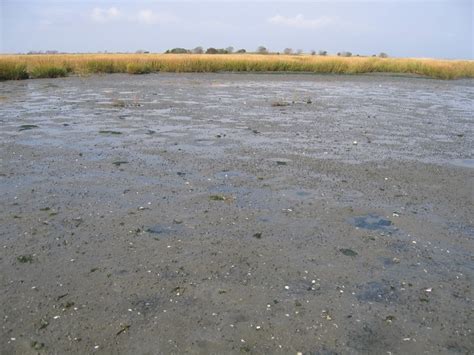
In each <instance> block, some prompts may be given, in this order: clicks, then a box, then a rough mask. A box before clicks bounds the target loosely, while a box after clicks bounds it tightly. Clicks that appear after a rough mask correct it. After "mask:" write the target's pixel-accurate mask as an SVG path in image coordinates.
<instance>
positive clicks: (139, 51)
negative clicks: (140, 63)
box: [135, 49, 150, 54]
mask: <svg viewBox="0 0 474 355" xmlns="http://www.w3.org/2000/svg"><path fill="white" fill-rule="evenodd" d="M135 53H136V54H145V53H150V52H149V51H146V50H144V49H139V50H137V51H136V52H135Z"/></svg>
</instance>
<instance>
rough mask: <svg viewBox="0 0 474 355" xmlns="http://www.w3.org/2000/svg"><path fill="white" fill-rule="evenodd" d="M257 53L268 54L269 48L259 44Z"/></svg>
mask: <svg viewBox="0 0 474 355" xmlns="http://www.w3.org/2000/svg"><path fill="white" fill-rule="evenodd" d="M257 53H258V54H268V49H267V48H266V47H264V46H259V47H258V48H257Z"/></svg>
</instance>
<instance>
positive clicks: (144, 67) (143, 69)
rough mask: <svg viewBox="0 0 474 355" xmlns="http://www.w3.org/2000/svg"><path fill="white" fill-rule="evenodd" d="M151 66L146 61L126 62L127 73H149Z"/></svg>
mask: <svg viewBox="0 0 474 355" xmlns="http://www.w3.org/2000/svg"><path fill="white" fill-rule="evenodd" d="M151 72H152V70H151V66H150V65H149V64H148V63H128V64H127V73H128V74H149V73H151Z"/></svg>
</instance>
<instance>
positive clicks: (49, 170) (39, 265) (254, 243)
mask: <svg viewBox="0 0 474 355" xmlns="http://www.w3.org/2000/svg"><path fill="white" fill-rule="evenodd" d="M473 99H474V81H473V80H459V81H438V80H431V79H422V78H406V77H392V76H370V75H366V76H318V75H286V74H285V75H266V74H260V75H254V74H152V75H146V76H127V75H121V74H117V75H106V76H92V77H87V78H79V77H70V78H65V79H45V80H27V81H21V82H4V83H0V189H1V210H0V241H1V244H0V246H1V249H0V268H1V273H0V285H1V288H0V316H1V331H0V336H1V338H0V350H1V351H0V352H1V353H2V354H11V353H17V354H29V353H41V354H42V353H44V354H65V353H77V354H85V353H100V354H109V353H114V354H119V353H120V354H157V353H166V354H171V353H175V354H178V353H202V354H207V353H213V354H223V353H282V354H283V353H284V354H296V353H298V352H301V353H303V354H356V353H360V354H365V353H372V354H387V353H391V354H406V353H412V354H421V353H429V354H435V353H453V354H467V353H472V352H473V351H474V335H473V325H474V317H473V310H474V306H473V296H474V295H473V277H474V257H473V251H474V239H473V238H474V222H473V209H472V205H473V182H474V171H473V167H474V160H473V133H474V132H473V119H472V112H473Z"/></svg>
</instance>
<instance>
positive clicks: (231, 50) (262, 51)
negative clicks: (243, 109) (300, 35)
mask: <svg viewBox="0 0 474 355" xmlns="http://www.w3.org/2000/svg"><path fill="white" fill-rule="evenodd" d="M165 53H172V54H232V53H247V51H246V50H245V49H239V50H237V51H234V47H227V48H214V47H209V48H207V49H206V50H205V49H204V48H203V47H201V46H199V47H196V48H194V49H186V48H173V49H168V50H167V51H166V52H165ZM253 53H258V54H270V53H271V54H277V55H279V54H284V55H302V54H303V50H302V49H297V50H293V48H285V49H284V50H283V52H282V53H280V52H270V51H269V50H268V49H267V48H266V47H265V46H259V47H257V49H256V50H255V52H253ZM309 53H310V54H311V55H313V56H315V55H318V56H323V57H324V56H327V55H329V54H328V51H325V50H319V51H317V52H316V51H315V50H311V51H310V52H309ZM336 55H337V56H338V57H352V56H353V54H352V53H351V52H348V51H343V52H338V53H337V54H336ZM355 56H356V57H364V56H361V55H359V54H356V55H355ZM377 56H378V57H380V58H388V54H387V53H384V52H381V53H380V54H378V55H375V54H374V55H372V57H377ZM365 57H366V56H365Z"/></svg>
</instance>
